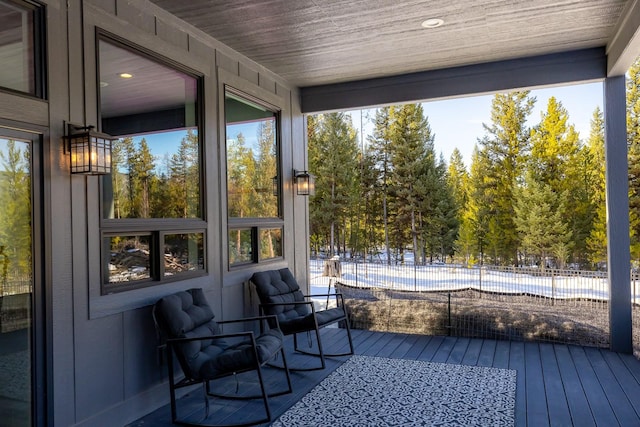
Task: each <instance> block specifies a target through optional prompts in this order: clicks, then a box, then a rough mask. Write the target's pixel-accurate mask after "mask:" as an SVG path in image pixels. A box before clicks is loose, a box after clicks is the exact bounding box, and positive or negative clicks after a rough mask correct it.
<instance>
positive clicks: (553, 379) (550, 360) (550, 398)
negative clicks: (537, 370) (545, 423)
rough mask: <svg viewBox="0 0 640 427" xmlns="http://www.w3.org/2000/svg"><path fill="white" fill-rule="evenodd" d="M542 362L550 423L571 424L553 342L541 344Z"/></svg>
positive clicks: (561, 426) (559, 425) (557, 424)
mask: <svg viewBox="0 0 640 427" xmlns="http://www.w3.org/2000/svg"><path fill="white" fill-rule="evenodd" d="M540 362H541V364H542V373H543V380H544V391H543V392H544V393H545V395H546V396H545V398H546V401H547V409H548V411H549V413H548V416H549V424H550V425H551V426H558V427H563V426H569V425H571V412H569V404H568V402H567V396H566V394H565V390H564V387H563V385H562V377H561V376H560V369H559V367H558V361H557V359H556V352H555V349H554V347H553V345H552V344H549V343H541V344H540Z"/></svg>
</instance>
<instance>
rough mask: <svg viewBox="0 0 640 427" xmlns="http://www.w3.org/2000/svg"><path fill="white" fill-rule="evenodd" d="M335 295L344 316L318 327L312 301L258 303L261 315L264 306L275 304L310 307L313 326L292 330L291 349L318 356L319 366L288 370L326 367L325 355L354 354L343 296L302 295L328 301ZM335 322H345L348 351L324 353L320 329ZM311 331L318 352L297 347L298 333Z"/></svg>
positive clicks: (338, 294)
mask: <svg viewBox="0 0 640 427" xmlns="http://www.w3.org/2000/svg"><path fill="white" fill-rule="evenodd" d="M333 296H335V297H336V305H337V307H342V308H343V310H344V316H342V317H339V318H337V319H335V320H333V321H332V322H329V323H327V324H325V325H322V327H320V326H319V325H318V319H317V317H316V309H315V305H314V303H313V301H291V302H282V303H264V304H262V303H261V304H259V310H260V314H261V315H265V308H268V307H276V306H291V305H309V306H310V307H311V313H312V314H313V323H314V328H313V329H311V330H308V331H299V332H293V333H291V334H289V335H293V349H294V351H296V352H298V353H302V354H306V355H309V356H315V357H319V358H320V366H318V367H311V368H299V367H290V368H289V370H290V371H316V370H321V369H324V368H325V367H326V363H325V357H338V356H350V355H353V354H354V350H353V339H352V338H351V327H350V326H349V317H348V314H347V309H346V307H345V305H344V297H343V296H342V294H341V293H335V294H313V295H303V297H304V298H317V297H327V301H329V298H330V297H333ZM328 305H329V304H328V302H327V306H328ZM336 322H344V324H345V330H346V332H347V338H348V340H349V351H348V352H344V353H325V352H324V351H323V349H322V339H320V329H321V328H324V327H325V326H328V325H331V324H333V323H336ZM311 331H314V332H315V334H316V342H317V344H318V352H317V353H316V352H312V351H307V350H303V349H301V348H300V347H298V334H299V333H301V332H307V333H311ZM270 366H274V365H270ZM277 367H280V366H277Z"/></svg>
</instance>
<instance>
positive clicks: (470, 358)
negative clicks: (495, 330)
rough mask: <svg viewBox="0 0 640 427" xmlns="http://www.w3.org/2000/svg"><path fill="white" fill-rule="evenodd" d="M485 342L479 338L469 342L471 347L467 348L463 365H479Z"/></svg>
mask: <svg viewBox="0 0 640 427" xmlns="http://www.w3.org/2000/svg"><path fill="white" fill-rule="evenodd" d="M482 343H483V340H481V339H479V338H472V339H470V340H469V345H468V346H467V350H466V352H465V353H464V357H463V358H462V361H461V362H460V363H462V364H463V365H471V366H475V365H477V364H478V359H479V357H480V351H481V350H482Z"/></svg>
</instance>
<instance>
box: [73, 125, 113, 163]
mask: <svg viewBox="0 0 640 427" xmlns="http://www.w3.org/2000/svg"><path fill="white" fill-rule="evenodd" d="M93 129H94V126H79V125H74V124H71V123H67V135H66V136H65V137H64V139H65V140H66V144H65V149H66V150H67V151H68V152H69V157H70V160H71V161H70V165H71V167H70V170H71V173H72V174H84V175H105V174H109V173H111V141H113V140H114V139H117V138H113V137H112V136H110V135H107V134H105V133H100V132H95V131H94V130H93Z"/></svg>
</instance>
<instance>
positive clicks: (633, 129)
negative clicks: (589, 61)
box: [627, 58, 640, 258]
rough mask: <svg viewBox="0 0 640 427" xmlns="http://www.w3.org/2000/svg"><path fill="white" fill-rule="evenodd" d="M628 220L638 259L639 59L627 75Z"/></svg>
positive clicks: (639, 208)
mask: <svg viewBox="0 0 640 427" xmlns="http://www.w3.org/2000/svg"><path fill="white" fill-rule="evenodd" d="M627 144H628V146H629V148H628V162H629V220H630V226H631V231H630V233H631V247H632V252H633V257H634V258H640V250H639V249H640V58H638V59H636V61H635V62H634V64H633V65H632V66H631V67H630V68H629V72H628V73H627Z"/></svg>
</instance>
